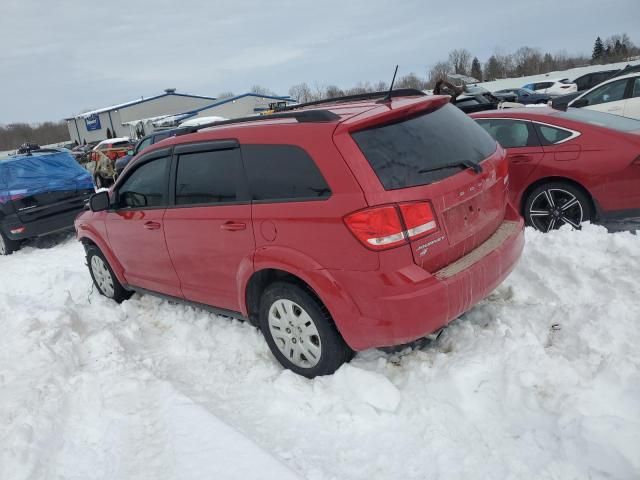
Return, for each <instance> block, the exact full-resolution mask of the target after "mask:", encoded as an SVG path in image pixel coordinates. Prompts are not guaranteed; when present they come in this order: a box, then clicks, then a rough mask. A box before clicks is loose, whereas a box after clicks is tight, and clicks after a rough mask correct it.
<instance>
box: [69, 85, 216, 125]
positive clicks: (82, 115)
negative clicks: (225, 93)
mask: <svg viewBox="0 0 640 480" xmlns="http://www.w3.org/2000/svg"><path fill="white" fill-rule="evenodd" d="M169 95H174V96H177V97H189V98H201V99H204V100H212V101H215V100H216V98H215V97H205V96H202V95H191V94H189V93H175V92H165V93H163V94H160V95H155V96H153V97H148V98H140V99H138V100H131V101H129V102H124V103H119V104H117V105H111V106H109V107H103V108H98V109H96V110H91V111H90V112H83V113H80V114H78V115H74V116H72V117H68V118H65V120H73V119H74V118H87V117H90V116H91V115H97V114H99V113H105V112H110V111H113V110H119V109H122V108H127V107H131V106H133V105H138V104H140V103H144V102H149V101H151V100H156V99H158V98H162V97H167V96H169Z"/></svg>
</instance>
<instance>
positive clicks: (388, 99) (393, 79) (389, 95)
mask: <svg viewBox="0 0 640 480" xmlns="http://www.w3.org/2000/svg"><path fill="white" fill-rule="evenodd" d="M397 73H398V65H396V69H395V71H394V72H393V78H392V79H391V85H390V86H389V91H388V92H387V94H386V95H385V97H384V98H383V99H382V100H380V103H384V102H389V101H391V91H392V90H393V84H394V83H395V82H396V74H397Z"/></svg>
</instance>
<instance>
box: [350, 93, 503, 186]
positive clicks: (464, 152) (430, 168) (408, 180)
mask: <svg viewBox="0 0 640 480" xmlns="http://www.w3.org/2000/svg"><path fill="white" fill-rule="evenodd" d="M352 136H353V139H354V140H355V141H356V143H357V144H358V146H359V147H360V150H361V151H362V153H363V154H364V156H365V157H366V159H367V161H368V162H369V164H370V165H371V167H372V168H373V170H374V171H375V173H376V175H377V176H378V178H379V179H380V183H382V185H383V187H384V188H385V190H395V189H398V188H406V187H414V186H417V185H427V184H429V183H432V182H435V181H438V180H442V179H443V178H446V177H449V176H451V175H454V174H456V173H458V172H459V171H460V170H461V169H464V168H467V167H466V166H465V164H467V165H469V164H478V163H479V162H481V161H482V160H484V159H485V158H487V157H488V156H490V155H491V154H493V153H494V152H495V151H496V142H495V140H493V138H491V136H489V134H487V133H486V132H485V131H484V130H483V129H482V128H481V127H480V126H478V125H477V124H476V122H475V121H473V120H472V119H471V118H470V117H468V116H467V115H465V114H464V113H463V112H462V111H461V110H460V109H458V108H456V107H454V106H453V105H451V104H446V105H444V106H442V107H440V108H438V109H436V110H432V111H430V112H427V113H425V114H422V115H420V116H417V117H413V118H410V119H408V120H403V121H401V122H396V123H391V124H385V125H382V126H379V127H375V128H369V129H367V130H361V131H359V132H355V133H353V134H352Z"/></svg>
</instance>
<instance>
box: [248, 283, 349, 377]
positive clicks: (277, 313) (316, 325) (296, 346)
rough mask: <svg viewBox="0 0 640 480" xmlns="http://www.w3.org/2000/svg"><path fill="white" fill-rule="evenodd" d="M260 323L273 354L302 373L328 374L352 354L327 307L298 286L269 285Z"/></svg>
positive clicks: (285, 365)
mask: <svg viewBox="0 0 640 480" xmlns="http://www.w3.org/2000/svg"><path fill="white" fill-rule="evenodd" d="M259 322H260V329H261V330H262V332H263V334H264V336H265V339H266V340H267V344H268V345H269V348H270V349H271V352H272V353H273V355H274V356H275V357H276V358H277V359H278V361H279V362H280V363H281V364H282V365H283V366H284V367H285V368H288V369H289V370H292V371H294V372H295V373H297V374H299V375H303V376H305V377H308V378H313V377H316V376H318V375H329V374H331V373H333V372H335V371H336V370H337V369H338V368H339V367H340V365H342V364H343V363H345V362H347V361H349V360H350V359H351V357H352V356H353V351H352V350H351V349H350V348H349V347H348V346H347V344H346V343H345V341H344V340H343V339H342V336H341V335H340V333H339V332H338V330H337V329H336V326H335V324H334V323H333V320H332V319H331V316H330V315H329V312H328V311H327V309H326V308H325V307H324V306H323V305H322V304H321V303H320V302H319V301H318V300H317V299H316V298H315V297H314V296H313V295H311V294H310V293H309V292H308V291H307V290H305V289H304V288H302V287H301V286H299V285H296V284H293V283H288V282H276V283H273V284H271V285H269V286H268V287H267V289H266V290H265V292H264V294H263V295H262V299H261V302H260V315H259Z"/></svg>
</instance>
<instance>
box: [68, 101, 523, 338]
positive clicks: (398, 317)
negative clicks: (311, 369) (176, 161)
mask: <svg viewBox="0 0 640 480" xmlns="http://www.w3.org/2000/svg"><path fill="white" fill-rule="evenodd" d="M446 102H447V97H428V98H425V97H421V98H400V99H394V100H393V101H391V102H386V103H384V104H381V103H376V102H373V101H363V102H355V103H349V104H344V105H336V106H330V107H327V108H328V109H330V110H331V111H332V112H334V113H336V114H338V115H339V116H340V119H339V120H337V121H332V122H319V123H314V122H304V123H298V122H297V121H296V120H294V119H273V120H264V119H263V120H261V121H259V122H249V123H241V124H232V125H226V126H219V127H215V128H210V129H205V130H201V131H200V132H198V133H194V134H189V135H183V136H180V137H172V138H169V139H167V140H164V141H162V142H159V143H157V144H155V145H153V146H152V147H150V148H148V149H146V150H145V152H144V155H143V156H146V155H149V154H150V153H151V152H153V151H155V150H157V149H163V148H167V147H170V146H172V145H178V144H185V143H192V142H206V141H215V140H228V139H235V140H237V141H238V142H239V144H240V146H242V145H252V144H260V145H265V144H274V145H279V144H294V145H296V146H298V147H300V148H302V149H304V150H305V151H306V152H307V154H308V155H309V156H310V157H311V158H313V160H314V161H315V163H316V164H317V166H318V168H319V170H320V171H321V172H322V175H323V177H324V178H325V180H326V182H327V184H328V185H329V187H330V189H331V195H330V196H329V197H327V198H325V199H322V200H314V201H287V202H286V203H278V202H257V201H254V202H250V203H246V204H235V205H210V206H199V207H186V208H185V207H178V206H172V205H170V206H169V207H168V208H166V209H158V210H151V209H147V210H138V211H136V212H128V215H129V216H130V218H127V219H126V220H125V219H124V217H126V215H124V216H123V214H122V213H121V212H118V211H108V212H100V213H93V212H86V213H84V214H83V215H81V216H80V217H78V219H77V221H76V229H77V232H78V237H79V238H80V239H81V240H90V241H93V242H95V243H96V244H97V245H98V246H99V248H100V249H101V250H102V251H103V252H104V253H105V255H106V257H107V260H108V261H109V262H110V263H111V265H112V267H113V266H114V265H115V267H113V268H114V272H115V273H116V275H117V276H118V279H119V280H121V282H122V283H123V284H124V285H127V286H135V287H141V288H146V289H148V290H153V291H156V292H160V293H164V294H166V295H169V296H172V297H178V298H185V299H187V300H190V301H193V302H198V303H203V304H207V305H213V306H216V307H220V308H224V309H227V310H231V311H235V312H240V313H241V314H242V315H243V316H245V317H248V316H249V315H250V313H251V312H250V311H249V304H248V301H247V286H248V284H249V282H250V280H251V278H252V277H253V276H254V275H255V274H256V273H257V272H261V271H264V270H266V269H275V270H281V271H284V272H287V273H289V274H292V275H295V276H296V277H298V278H299V279H301V280H302V281H304V282H305V283H306V284H307V285H308V286H309V287H310V288H311V289H312V290H313V291H314V292H315V293H316V294H317V295H318V297H319V298H320V299H321V301H322V302H323V303H324V305H325V306H326V307H327V309H328V310H329V312H330V313H331V315H332V318H333V319H334V321H335V323H336V325H337V327H338V329H339V331H340V333H341V334H342V336H343V337H344V339H345V341H346V342H347V343H348V345H349V346H351V347H352V348H353V349H355V350H362V349H365V348H370V347H377V346H385V345H395V344H401V343H406V342H409V341H411V340H415V339H417V338H420V337H423V336H424V335H427V334H429V333H431V332H433V331H435V330H437V329H439V328H440V327H442V326H444V325H446V324H447V323H448V322H450V321H451V320H453V319H454V318H456V317H457V316H459V315H460V314H461V313H463V312H465V311H467V310H468V309H469V308H471V307H472V306H473V305H474V304H475V303H477V302H478V301H479V300H480V299H482V298H484V297H485V296H486V295H487V294H488V293H490V291H491V290H493V289H494V288H495V287H496V285H498V284H499V283H500V282H501V281H502V280H503V279H504V278H505V277H506V276H507V275H508V274H509V272H510V271H511V270H512V268H513V267H514V265H515V263H516V261H517V259H518V258H519V256H520V253H521V251H522V247H523V242H524V240H523V222H522V219H521V218H520V217H519V215H518V214H517V213H516V211H515V209H514V208H513V207H511V206H510V205H509V203H508V201H507V185H506V182H505V177H506V174H507V168H506V163H505V162H506V160H505V152H504V150H503V149H501V148H500V147H498V148H497V149H496V150H495V152H494V153H493V154H492V155H490V156H489V157H488V158H486V159H485V160H484V161H483V162H482V172H480V173H473V172H471V171H469V170H462V171H460V172H459V173H456V174H454V175H451V176H449V177H447V178H445V179H444V180H441V181H437V182H434V183H431V184H429V185H423V186H417V187H411V188H402V189H397V190H388V191H387V190H384V189H383V188H382V185H381V183H380V180H379V179H378V178H377V176H376V174H375V173H374V171H373V169H372V167H371V166H370V164H369V163H368V161H367V160H366V158H365V157H364V155H363V153H362V151H361V150H360V149H359V148H358V146H357V144H356V142H355V141H354V139H353V138H352V136H351V133H352V132H354V131H358V130H361V129H363V128H367V127H369V126H373V125H379V124H381V123H385V122H390V121H397V120H401V119H404V118H406V117H408V116H413V115H416V114H419V113H421V112H426V111H430V110H433V109H435V108H438V107H440V106H441V105H442V104H444V103H446ZM137 160H138V159H133V160H132V162H131V163H130V164H129V166H128V167H127V169H126V170H125V172H123V175H122V176H121V177H120V178H119V179H118V180H117V182H116V184H115V185H114V187H112V189H116V190H117V189H118V187H119V186H120V185H121V183H122V182H124V181H126V177H127V173H128V172H130V171H132V170H134V169H135V164H136V162H137ZM416 201H420V202H424V201H428V202H430V204H431V205H432V209H433V211H434V215H435V221H436V224H437V229H436V230H435V231H433V232H431V233H429V234H428V235H426V236H423V237H419V238H417V239H412V240H411V241H410V242H406V243H403V244H402V245H399V246H396V247H394V248H390V249H387V250H383V251H374V250H372V249H369V248H366V247H365V246H363V244H362V243H360V241H359V240H358V239H357V238H356V237H355V236H354V234H353V233H352V232H351V231H350V230H349V228H348V227H347V226H346V225H345V221H344V217H345V216H347V215H349V214H351V213H353V212H356V211H360V210H362V209H366V208H370V207H372V206H379V205H388V204H394V205H395V204H396V203H398V202H416ZM152 212H158V213H152ZM160 212H162V213H160ZM131 214H133V215H131ZM125 221H126V222H127V224H126V225H123V224H124V222H125ZM147 222H155V223H158V224H160V228H158V229H152V230H147V229H146V228H145V225H146V224H147ZM99 223H102V224H104V225H105V226H104V227H99V226H98V224H99ZM112 229H115V230H114V232H113V233H112V231H111V230H112ZM105 230H106V231H105ZM134 230H135V232H134ZM125 235H128V237H127V239H126V244H127V245H128V248H129V250H128V251H125ZM105 239H108V240H105ZM134 246H135V248H134ZM143 249H147V250H146V251H145V252H142V250H143ZM152 261H156V262H157V263H156V264H155V265H150V263H151V262H152ZM112 262H113V263H112Z"/></svg>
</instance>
